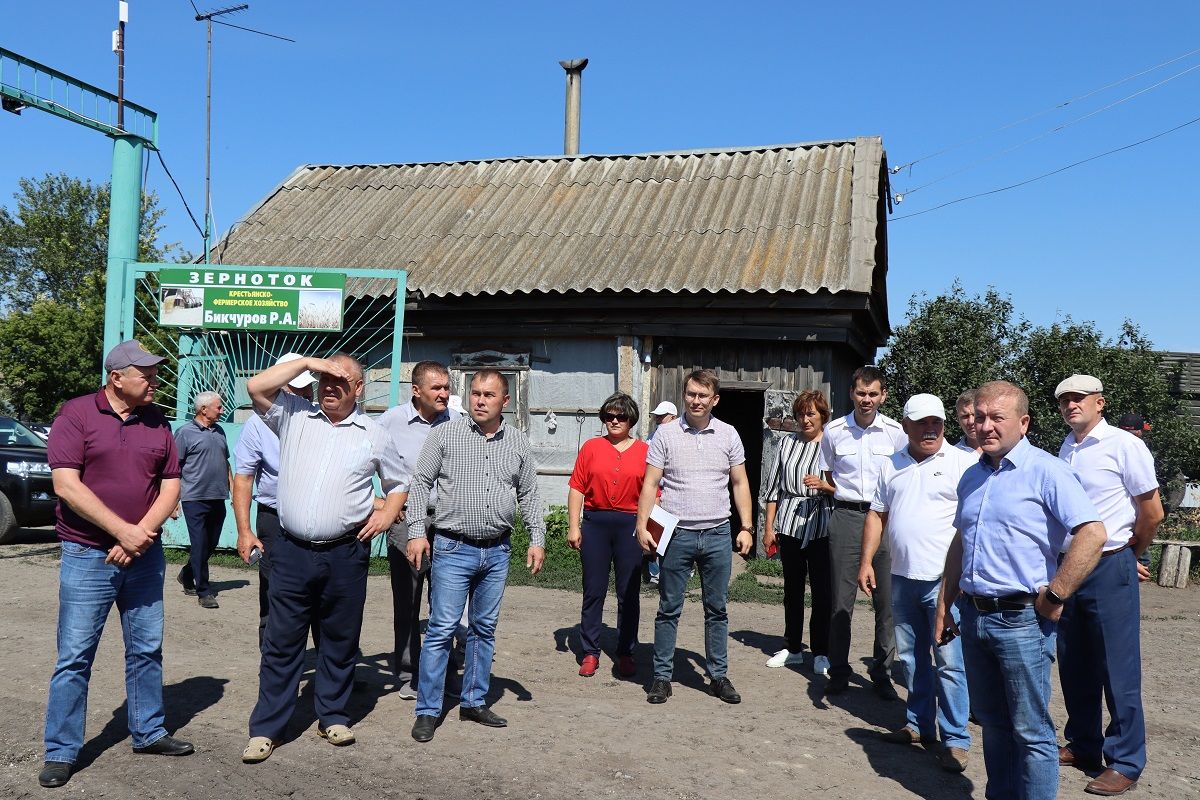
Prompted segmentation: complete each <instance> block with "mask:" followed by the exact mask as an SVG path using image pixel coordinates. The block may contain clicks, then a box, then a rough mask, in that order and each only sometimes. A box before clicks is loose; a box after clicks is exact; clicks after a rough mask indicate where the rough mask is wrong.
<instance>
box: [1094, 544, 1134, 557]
mask: <svg viewBox="0 0 1200 800" xmlns="http://www.w3.org/2000/svg"><path fill="white" fill-rule="evenodd" d="M1129 546H1130V545H1129V543H1128V542H1126V543H1125V544H1124V545H1123V546H1121V547H1118V548H1117V549H1116V550H1105V551H1104V552H1103V553H1101V554H1100V557H1101V558H1108V557H1109V556H1115V555H1116V554H1117V553H1120V552H1122V551H1125V550H1128V549H1129Z"/></svg>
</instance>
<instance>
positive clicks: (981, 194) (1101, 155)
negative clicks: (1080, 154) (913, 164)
mask: <svg viewBox="0 0 1200 800" xmlns="http://www.w3.org/2000/svg"><path fill="white" fill-rule="evenodd" d="M1197 122H1200V117H1196V118H1195V119H1191V120H1188V121H1187V122H1184V123H1183V124H1181V125H1176V126H1175V127H1174V128H1170V129H1168V130H1165V131H1161V132H1159V133H1156V134H1154V135H1153V136H1148V137H1146V138H1145V139H1141V140H1139V141H1136V142H1131V143H1130V144H1126V145H1122V146H1121V147H1116V148H1113V149H1112V150H1106V151H1105V152H1103V153H1097V154H1096V155H1094V156H1089V157H1088V158H1084V159H1081V160H1079V161H1076V162H1074V163H1072V164H1067V165H1066V166H1065V167H1059V168H1058V169H1055V170H1051V171H1050V172H1043V173H1042V174H1041V175H1035V176H1034V177H1032V178H1027V179H1025V180H1023V181H1020V182H1019V183H1013V184H1009V185H1008V186H1001V187H1000V188H998V189H990V190H988V191H986V192H979V193H978V194H972V195H967V196H966V197H960V198H958V199H957V200H950V201H948V202H945V203H942V204H941V205H936V206H934V207H933V208H927V209H925V210H924V211H916V212H913V213H912V214H905V215H903V216H900V217H892V220H891V221H892V222H895V221H897V220H902V219H911V218H912V217H919V216H921V215H922V214H928V213H929V212H930V211H937V210H938V209H940V208H945V207H946V206H952V205H955V204H956V203H963V202H966V201H967V200H975V199H977V198H980V197H987V196H988V195H993V194H999V193H1000V192H1007V191H1008V190H1009V189H1017V188H1020V187H1022V186H1028V185H1029V184H1031V183H1033V182H1035V181H1040V180H1042V179H1043V178H1049V177H1050V176H1052V175H1057V174H1058V173H1060V172H1066V171H1067V170H1069V169H1073V168H1075V167H1078V166H1080V165H1081V164H1086V163H1088V162H1089V161H1095V160H1096V159H1099V158H1104V157H1105V156H1111V155H1113V154H1114V153H1120V152H1121V151H1122V150H1129V149H1131V148H1134V147H1137V146H1138V145H1143V144H1146V143H1147V142H1152V141H1154V140H1155V139H1161V138H1162V137H1164V136H1166V135H1167V134H1170V133H1174V132H1175V131H1178V130H1182V129H1183V128H1186V127H1188V126H1189V125H1195V124H1196V123H1197Z"/></svg>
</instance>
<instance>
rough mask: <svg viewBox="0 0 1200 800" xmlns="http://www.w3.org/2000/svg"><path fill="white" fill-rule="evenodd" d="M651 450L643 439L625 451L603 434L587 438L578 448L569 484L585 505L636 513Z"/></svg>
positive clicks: (593, 508)
mask: <svg viewBox="0 0 1200 800" xmlns="http://www.w3.org/2000/svg"><path fill="white" fill-rule="evenodd" d="M649 449H650V448H649V445H647V444H646V443H645V442H643V441H642V440H641V439H634V440H633V441H632V442H631V443H630V445H629V447H627V448H626V449H625V450H624V452H622V451H620V450H618V449H617V448H615V447H613V445H612V442H610V441H608V439H606V438H605V437H603V436H597V437H596V438H594V439H588V440H587V441H586V442H584V443H583V447H581V448H579V455H577V456H576V457H575V469H574V470H572V471H571V478H570V480H568V481H567V485H568V486H570V487H571V488H572V489H574V490H575V491H577V492H579V493H580V494H582V495H583V507H584V508H587V509H590V510H592V511H628V512H632V513H637V507H638V498H639V497H640V496H641V493H642V481H643V480H644V479H645V477H646V453H647V452H648V451H649Z"/></svg>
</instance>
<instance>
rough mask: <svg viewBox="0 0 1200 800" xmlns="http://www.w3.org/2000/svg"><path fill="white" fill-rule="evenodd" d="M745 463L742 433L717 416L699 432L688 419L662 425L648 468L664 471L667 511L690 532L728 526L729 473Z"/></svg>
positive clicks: (664, 506) (656, 435)
mask: <svg viewBox="0 0 1200 800" xmlns="http://www.w3.org/2000/svg"><path fill="white" fill-rule="evenodd" d="M745 462H746V451H745V448H743V447H742V440H741V438H740V437H739V436H738V434H737V430H736V429H735V428H734V427H733V426H732V425H730V424H728V423H726V422H722V421H721V420H719V419H717V418H716V417H710V418H709V422H708V425H707V426H706V427H704V428H699V429H698V428H693V427H692V426H691V425H689V424H688V422H687V416H686V415H684V416H681V417H680V418H679V419H677V420H675V421H674V422H671V423H668V424H666V425H661V426H659V428H658V430H657V432H656V433H655V434H654V441H652V442H651V443H650V449H649V451H648V452H647V454H646V463H647V464H649V465H650V466H653V467H657V468H659V469H661V470H662V471H663V480H662V501H661V503H662V507H663V508H664V509H666V510H667V511H669V512H671V513H672V514H674V515H675V516H676V517H679V526H680V527H682V528H691V529H703V528H714V527H716V526H717V525H720V524H721V523H723V522H728V521H729V511H730V506H729V470H730V469H732V468H733V467H736V466H737V465H738V464H744V463H745Z"/></svg>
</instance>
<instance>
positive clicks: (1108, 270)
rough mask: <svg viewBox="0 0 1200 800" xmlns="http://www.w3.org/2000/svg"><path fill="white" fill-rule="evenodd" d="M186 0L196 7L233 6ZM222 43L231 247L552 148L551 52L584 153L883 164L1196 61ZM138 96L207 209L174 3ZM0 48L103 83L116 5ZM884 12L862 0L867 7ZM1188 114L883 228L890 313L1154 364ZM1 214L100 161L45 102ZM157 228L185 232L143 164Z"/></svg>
mask: <svg viewBox="0 0 1200 800" xmlns="http://www.w3.org/2000/svg"><path fill="white" fill-rule="evenodd" d="M233 2H235V0H222V1H221V3H220V5H213V4H210V3H208V2H204V3H200V2H198V5H200V6H201V8H202V9H212V8H217V7H220V6H221V5H230V4H232V3H233ZM250 4H251V8H250V10H249V11H248V12H243V13H241V14H238V15H236V16H233V17H228V18H227V19H229V21H231V22H234V23H236V24H240V25H248V26H252V27H256V28H260V29H263V30H266V31H270V32H273V33H278V34H282V35H286V36H290V37H292V38H294V39H296V40H297V43H296V44H288V43H284V42H278V41H274V40H271V39H266V38H263V37H260V36H255V35H252V34H248V33H244V32H242V31H238V30H231V29H229V28H224V27H218V28H216V31H215V48H214V49H215V52H214V74H213V82H214V98H213V106H214V125H213V135H214V147H213V155H214V159H213V177H214V200H213V205H214V213H215V218H216V222H217V227H218V229H219V230H221V231H223V230H225V229H226V228H227V227H228V226H229V225H231V224H232V223H233V222H234V221H235V220H236V219H238V218H240V217H241V216H243V215H244V214H245V213H246V212H247V211H248V210H249V209H250V208H251V207H252V206H253V204H254V203H256V202H257V201H258V200H260V199H261V198H263V197H264V196H265V195H266V194H267V193H268V192H269V191H270V190H271V189H272V188H273V187H274V186H276V185H277V184H278V183H279V182H280V181H282V180H283V179H284V178H285V177H286V176H287V175H288V174H289V173H290V172H291V171H292V170H293V169H294V168H295V167H297V166H298V165H300V164H304V163H318V162H320V163H379V162H393V163H394V162H411V161H428V160H465V159H474V158H487V157H494V156H511V155H543V154H553V153H557V152H560V151H561V147H562V115H563V72H562V70H561V69H560V68H559V66H558V64H557V63H556V62H557V61H558V60H560V59H567V58H577V57H587V58H589V59H591V63H590V64H589V66H588V68H587V70H586V71H585V73H584V78H583V124H582V131H583V133H582V149H583V151H584V152H594V153H637V152H646V151H652V150H671V149H689V148H708V147H726V146H739V145H760V144H773V143H785V142H798V141H810V140H815V139H824V138H843V137H853V136H860V135H873V134H877V135H881V136H882V137H883V141H884V146H885V147H886V148H887V152H888V157H889V159H890V162H891V163H892V164H893V165H899V164H903V163H906V162H908V161H911V160H913V159H916V158H919V157H921V156H924V155H926V154H928V153H931V152H933V151H936V150H939V149H941V148H942V147H945V146H948V145H953V144H956V143H958V142H961V141H963V140H966V139H970V138H971V137H973V136H975V135H976V134H980V133H985V132H988V131H992V130H994V129H996V128H998V127H1000V126H1002V125H1004V124H1006V123H1009V122H1012V121H1014V120H1018V119H1021V118H1023V117H1026V116H1028V115H1030V114H1034V113H1036V112H1039V111H1042V110H1044V109H1047V108H1052V107H1053V106H1055V105H1056V104H1058V103H1060V102H1062V101H1064V100H1067V99H1070V98H1073V97H1077V96H1079V95H1082V94H1085V93H1087V92H1089V91H1091V90H1093V89H1097V88H1099V87H1102V86H1104V85H1106V84H1109V83H1111V82H1114V81H1117V80H1120V79H1122V78H1125V77H1127V76H1130V75H1132V74H1134V73H1137V72H1139V71H1141V70H1143V69H1146V68H1148V67H1151V66H1154V65H1156V64H1159V63H1161V62H1163V61H1166V60H1168V59H1170V58H1173V57H1175V56H1179V55H1182V54H1184V53H1187V52H1189V51H1191V50H1194V49H1196V48H1200V3H1196V2H1194V0H1176V1H1175V2H1161V3H1154V4H1148V5H1147V4H1131V3H1127V2H1120V3H1118V2H1112V1H1111V0H1098V1H1097V2H1092V3H1087V4H1083V3H1061V4H1059V3H1045V2H1039V3H1032V2H1011V3H1002V4H977V3H967V4H964V3H961V2H956V3H949V2H946V3H942V2H927V3H902V4H899V3H888V4H882V3H881V4H877V5H876V4H871V3H867V4H859V5H858V6H857V7H854V8H855V9H857V10H854V9H852V8H851V7H850V6H846V5H844V4H843V5H840V6H839V5H837V4H828V3H804V2H790V3H754V2H745V3H738V4H734V3H707V2H701V1H700V0H695V1H693V2H687V3H683V2H654V3H647V2H640V3H617V2H606V3H578V2H577V3H540V2H539V3H503V4H501V3H471V2H468V3H453V4H446V3H441V4H434V3H427V4H418V3H403V2H367V1H366V0H362V1H360V2H344V3H337V2H312V1H310V0H286V1H285V0H250ZM130 6H131V12H130V13H131V20H130V25H129V30H128V63H127V95H128V97H129V98H130V99H132V100H134V101H136V102H139V103H141V104H143V105H146V106H149V107H151V108H153V109H154V110H156V111H158V112H159V115H160V124H161V145H162V150H163V154H164V156H165V158H166V161H167V164H168V166H169V167H170V168H171V170H172V171H173V172H174V173H175V175H176V177H177V178H178V179H179V181H180V183H181V185H182V187H183V189H184V191H185V193H186V194H187V197H188V202H189V203H190V204H191V205H192V207H193V209H196V210H197V211H199V209H200V207H201V206H202V203H203V201H202V197H203V174H204V173H203V155H204V136H203V132H204V28H203V25H202V24H201V23H198V22H195V21H194V20H193V19H192V16H193V13H192V9H191V6H190V4H189V3H188V0H131V1H130ZM0 9H2V10H3V15H4V20H5V24H4V28H3V33H2V34H0V44H2V45H3V46H4V47H7V48H8V49H10V50H14V51H16V52H18V53H21V54H23V55H26V56H29V57H31V58H34V59H36V60H39V61H42V62H44V63H47V64H49V65H51V66H54V67H56V68H58V69H61V70H63V71H65V72H68V73H71V74H73V75H75V76H77V77H79V78H82V79H85V80H88V81H91V82H93V83H97V84H99V85H102V86H104V87H106V88H110V89H115V80H116V78H115V75H116V66H115V57H114V56H113V55H112V53H111V52H110V31H111V30H112V28H114V27H115V20H116V9H117V3H116V0H86V1H85V0H39V2H18V0H3V2H2V3H0ZM872 9H874V10H872ZM1197 65H1200V54H1197V55H1193V56H1191V57H1189V58H1187V59H1184V60H1182V61H1179V62H1176V63H1175V64H1172V65H1170V66H1167V67H1164V68H1161V69H1158V70H1155V71H1154V72H1152V73H1150V74H1147V75H1145V76H1142V77H1140V78H1137V79H1135V80H1132V81H1130V82H1128V83H1125V84H1122V85H1121V86H1118V87H1115V88H1113V89H1109V90H1107V91H1105V92H1103V93H1100V94H1097V95H1095V96H1093V97H1091V98H1088V99H1086V100H1082V101H1080V102H1079V103H1078V104H1073V105H1071V106H1069V107H1068V108H1066V109H1064V110H1060V111H1057V112H1055V113H1052V114H1047V115H1044V116H1042V117H1039V118H1038V119H1036V120H1034V121H1032V122H1029V123H1027V124H1024V125H1020V126H1018V127H1014V128H1012V129H1010V130H1007V131H1004V132H1002V133H999V134H997V135H994V136H990V137H988V138H986V139H983V140H982V141H979V142H976V143H973V144H970V145H968V146H964V147H962V148H960V149H958V150H955V151H953V152H951V153H947V154H945V155H942V156H938V157H936V158H932V159H929V160H927V161H923V162H921V163H918V164H917V165H916V166H915V167H914V168H913V171H912V174H911V176H910V175H908V174H902V175H897V176H895V177H894V179H893V186H894V189H895V190H897V191H904V190H906V189H912V188H914V187H917V186H920V185H921V184H923V183H925V182H926V181H928V180H932V179H935V178H938V177H940V176H942V175H944V174H946V173H949V172H953V171H955V170H957V169H960V168H962V167H964V166H967V165H969V164H970V163H971V162H974V161H976V160H978V159H981V158H986V157H988V156H991V155H994V154H997V153H999V152H1000V151H1002V150H1004V149H1006V148H1009V147H1012V146H1014V145H1016V144H1018V143H1020V142H1022V141H1024V140H1026V139H1028V138H1031V137H1033V136H1036V135H1038V134H1040V133H1042V132H1043V131H1045V130H1047V129H1049V128H1052V127H1054V126H1055V125H1057V124H1061V123H1064V122H1067V121H1069V120H1071V119H1073V118H1075V117H1078V116H1082V115H1084V114H1087V113H1089V112H1092V111H1095V110H1096V109H1099V108H1101V107H1102V106H1104V105H1107V104H1109V103H1112V102H1115V101H1117V100H1119V99H1121V98H1123V97H1125V96H1126V95H1129V94H1132V93H1134V92H1136V91H1139V90H1141V89H1144V88H1146V87H1148V86H1150V85H1151V84H1153V83H1156V82H1158V81H1161V80H1164V79H1166V78H1168V77H1170V76H1171V75H1174V74H1175V73H1177V72H1180V71H1182V70H1185V69H1188V68H1190V67H1194V66H1197ZM1198 101H1200V69H1197V70H1196V71H1195V72H1191V73H1188V74H1186V75H1184V76H1182V77H1179V78H1177V79H1175V80H1173V81H1170V82H1169V83H1166V84H1165V85H1163V86H1161V87H1159V88H1157V89H1154V90H1152V91H1149V92H1147V93H1145V94H1144V95H1141V96H1139V97H1137V98H1134V99H1132V100H1130V101H1128V102H1125V103H1123V104H1121V105H1118V106H1116V107H1115V108H1113V109H1112V110H1109V111H1106V112H1103V113H1099V114H1097V115H1096V116H1094V117H1093V118H1091V119H1088V120H1086V121H1084V122H1080V123H1078V124H1076V125H1073V126H1071V127H1069V128H1067V129H1065V130H1063V131H1062V132H1060V133H1056V134H1054V135H1051V136H1047V137H1045V138H1042V139H1040V140H1039V141H1036V142H1034V143H1032V144H1029V145H1027V146H1025V147H1021V148H1019V149H1016V150H1014V151H1013V152H1011V153H1008V154H1005V155H1002V156H1000V157H998V158H995V159H992V160H989V161H986V162H985V163H983V164H981V165H979V166H977V167H975V168H972V169H970V170H968V171H965V172H963V173H962V174H959V175H956V176H954V177H951V178H949V179H947V180H944V181H941V182H939V183H936V184H934V185H931V186H928V187H926V188H923V189H921V190H919V191H917V192H915V193H913V194H912V195H911V196H909V197H908V198H906V199H905V200H904V202H903V204H901V205H900V206H898V207H897V210H896V216H900V215H904V214H910V213H913V212H916V211H921V210H924V209H927V208H931V207H932V206H935V205H938V204H940V203H943V202H947V201H950V200H953V199H955V198H958V197H961V196H964V195H969V194H974V193H977V192H981V191H987V190H989V189H993V188H997V187H1000V186H1004V185H1006V184H1010V183H1015V182H1017V181H1020V180H1024V179H1026V178H1029V177H1033V176H1035V175H1038V174H1040V173H1042V172H1046V171H1049V170H1052V169H1056V168H1058V167H1061V166H1064V165H1066V164H1069V163H1071V162H1073V161H1077V160H1079V159H1082V158H1086V157H1088V156H1092V155H1094V154H1096V153H1100V152H1103V151H1106V150H1110V149H1113V148H1116V147H1120V146H1122V145H1125V144H1129V143H1131V142H1134V141H1137V140H1139V139H1143V138H1146V137H1148V136H1151V135H1153V134H1156V133H1159V132H1161V131H1164V130H1166V129H1168V128H1171V127H1174V126H1176V125H1179V124H1181V123H1184V122H1187V121H1188V120H1191V119H1193V118H1195V117H1198V116H1200V102H1198ZM1198 145H1200V124H1196V125H1192V126H1190V127H1187V128H1184V129H1182V130H1180V131H1177V132H1176V133H1173V134H1170V135H1168V136H1165V137H1163V138H1161V139H1158V140H1156V141H1154V142H1151V143H1148V144H1145V145H1142V146H1140V147H1137V148H1133V149H1130V150H1126V151H1124V152H1122V153H1119V154H1117V155H1113V156H1110V157H1107V158H1104V159H1101V160H1099V161H1095V162H1093V163H1090V164H1086V165H1084V166H1081V167H1078V168H1076V169H1073V170H1070V171H1068V172H1065V173H1063V174H1060V175H1056V176H1054V177H1051V178H1048V179H1046V180H1042V181H1039V182H1037V183H1034V184H1032V185H1030V186H1027V187H1024V188H1020V189H1015V190H1013V191H1009V192H1004V193H1001V194H998V195H994V196H991V197H986V198H982V199H978V200H972V201H969V202H964V203H960V204H957V205H954V206H950V207H947V208H944V209H941V210H938V211H934V212H932V213H929V214H925V215H922V216H918V217H913V218H911V219H905V220H895V221H894V222H892V223H891V225H890V226H889V238H890V256H891V271H890V274H889V290H890V298H891V315H892V320H893V322H894V323H898V322H900V321H901V320H902V319H903V318H904V313H905V310H906V306H907V302H908V299H909V297H910V296H911V295H912V294H913V293H914V292H918V291H928V292H930V293H937V292H939V291H941V290H943V289H945V288H946V287H948V286H949V285H950V284H951V282H952V281H953V280H955V279H956V278H958V279H960V280H961V281H962V283H963V284H964V286H965V287H966V288H967V289H968V290H970V291H972V292H977V291H982V290H984V289H985V288H986V287H988V286H989V285H991V286H995V287H996V288H997V289H999V290H1001V291H1002V292H1006V293H1009V294H1011V295H1012V296H1013V299H1014V301H1015V303H1016V306H1017V308H1018V310H1019V311H1020V312H1021V313H1023V314H1025V315H1026V316H1027V317H1028V318H1029V319H1031V320H1032V321H1033V322H1035V323H1038V324H1046V323H1049V322H1051V321H1053V320H1054V319H1055V318H1056V317H1061V316H1062V315H1067V314H1069V315H1071V316H1073V317H1075V318H1076V319H1088V320H1094V321H1095V322H1096V323H1097V324H1098V325H1099V326H1100V327H1101V329H1102V330H1104V331H1105V332H1106V333H1110V334H1111V333H1115V332H1116V331H1117V330H1118V327H1119V325H1120V323H1121V320H1122V319H1124V318H1125V317H1129V318H1131V319H1133V320H1134V321H1135V322H1137V323H1138V324H1139V325H1141V327H1142V329H1143V331H1145V332H1146V333H1147V334H1148V335H1149V336H1150V337H1151V338H1152V339H1153V340H1154V342H1155V344H1156V345H1157V346H1159V347H1161V348H1163V349H1170V350H1187V351H1197V350H1200V341H1198V337H1197V336H1196V334H1195V333H1194V330H1195V328H1194V326H1193V322H1194V320H1195V318H1196V316H1197V314H1196V310H1195V307H1194V305H1195V302H1196V298H1197V296H1198V292H1197V288H1198V283H1200V278H1198V277H1197V275H1198V274H1200V273H1198V270H1197V269H1196V267H1197V256H1196V249H1197V248H1196V236H1195V231H1196V230H1197V228H1198V225H1197V220H1196V217H1197V208H1198V207H1200V201H1198V200H1197V199H1196V191H1197V185H1198V184H1200V167H1198V166H1197V165H1196V162H1197V159H1196V157H1195V154H1196V151H1197V149H1200V148H1198ZM0 146H2V149H3V153H4V156H5V157H4V158H3V159H2V160H0V201H3V202H5V203H8V202H9V201H10V198H11V194H12V192H13V191H14V190H15V189H16V182H17V179H18V178H20V177H23V176H26V177H28V176H40V175H42V174H44V173H46V172H50V171H53V172H58V171H63V172H67V173H69V174H72V175H77V176H81V177H90V178H92V179H94V180H97V181H102V180H106V179H107V177H108V171H109V167H110V157H111V147H110V145H109V143H108V141H107V140H106V139H104V137H102V136H101V135H99V134H96V133H94V132H92V131H88V130H85V129H83V128H80V127H78V126H74V125H72V124H70V123H67V122H65V121H64V120H60V119H57V118H53V117H51V116H49V115H47V114H44V113H42V112H39V111H35V110H27V111H25V113H24V114H23V115H22V116H21V117H20V118H18V117H15V116H11V115H8V114H0ZM148 184H149V188H150V189H151V190H154V191H157V192H158V194H159V195H160V197H161V200H162V203H163V204H164V205H165V206H166V208H167V209H168V211H169V213H168V216H167V222H168V227H167V238H168V239H169V240H171V241H180V242H182V243H183V244H184V245H185V246H186V247H187V248H189V249H191V250H192V251H198V250H199V249H200V237H199V235H198V234H197V233H196V232H195V230H194V229H193V228H192V227H191V223H190V222H189V221H188V220H187V217H186V215H185V214H184V211H183V208H182V205H181V203H180V201H179V199H178V197H177V196H176V194H175V192H174V190H173V189H172V187H171V186H170V184H169V182H168V181H167V179H166V177H165V175H164V174H163V173H162V171H161V169H160V168H159V167H158V165H157V163H156V162H155V163H152V165H151V167H150V171H149V181H148Z"/></svg>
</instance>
